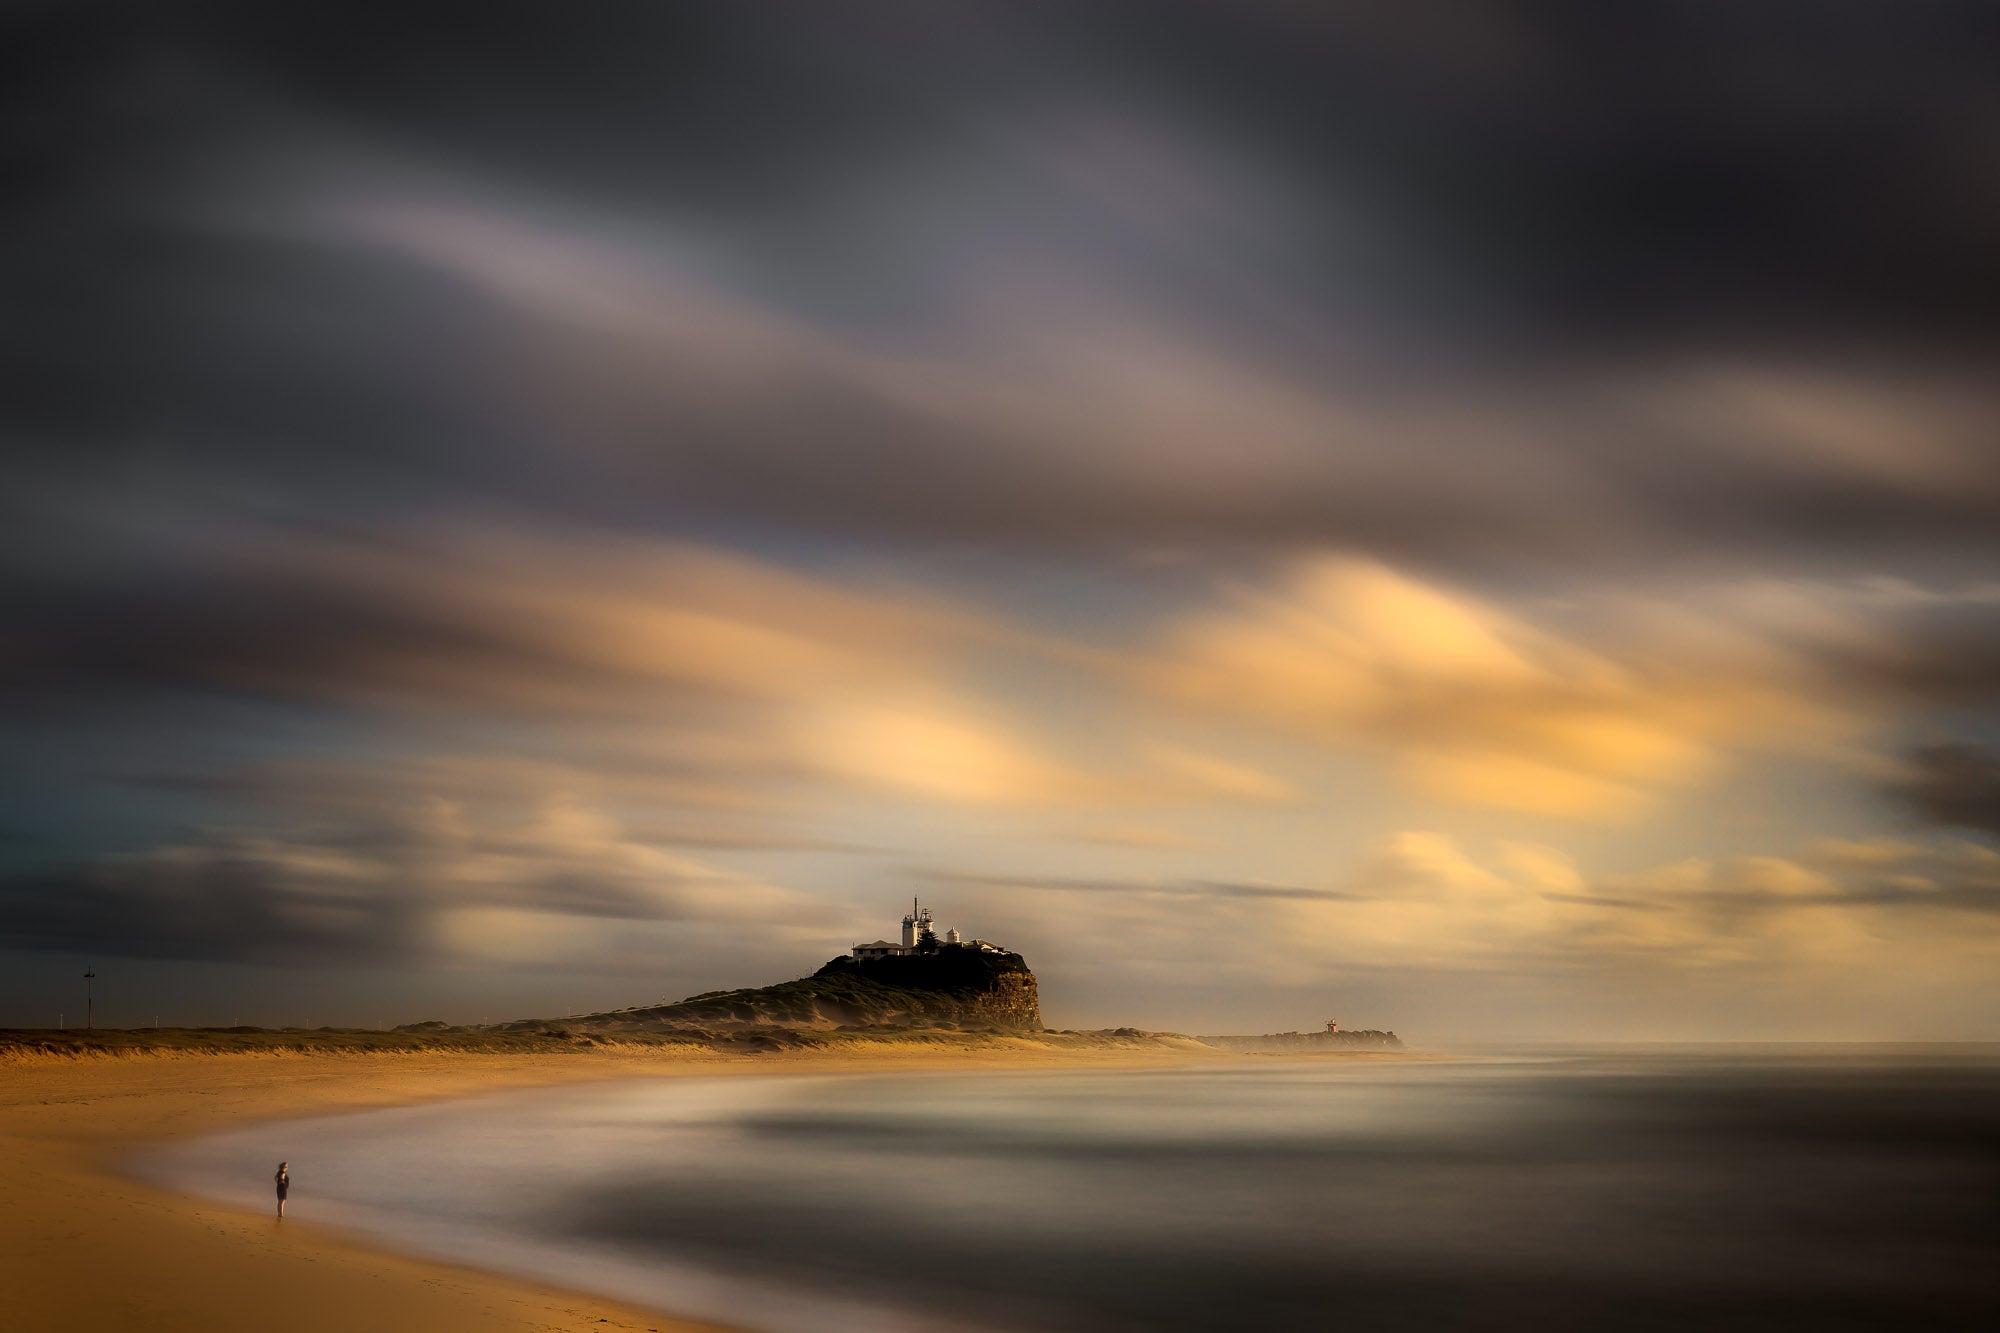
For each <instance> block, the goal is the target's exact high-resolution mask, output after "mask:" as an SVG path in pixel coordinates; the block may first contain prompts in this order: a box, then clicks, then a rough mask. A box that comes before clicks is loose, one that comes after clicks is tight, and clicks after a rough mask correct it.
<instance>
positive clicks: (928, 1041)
mask: <svg viewBox="0 0 2000 1333" xmlns="http://www.w3.org/2000/svg"><path fill="white" fill-rule="evenodd" d="M587 1023H588V1020H576V1019H566V1020H563V1021H562V1022H550V1023H520V1024H508V1025H506V1026H504V1027H498V1028H463V1027H451V1026H448V1025H445V1024H441V1023H425V1024H421V1025H414V1026H420V1027H421V1028H422V1030H421V1031H411V1030H408V1029H397V1030H395V1031H392V1032H381V1031H375V1030H372V1029H358V1028H313V1029H307V1028H151V1027H149V1028H94V1029H90V1030H88V1031H84V1030H79V1029H75V1028H66V1029H49V1028H43V1029H17V1030H5V1029H0V1061H4V1060H8V1059H37V1058H55V1059H95V1058H103V1057H120V1056H147V1055H161V1056H173V1055H273V1056H284V1055H388V1056H397V1055H446V1054H484V1055H529V1054H574V1055H590V1054H593V1053H610V1052H625V1053H643V1052H647V1051H657V1052H659V1053H662V1054H665V1053H668V1052H673V1051H679V1052H687V1053H709V1054H716V1055H759V1054H765V1053H769V1052H777V1051H822V1052H829V1053H831V1052H843V1051H844V1052H853V1053H857V1054H865V1053H867V1052H868V1051H870V1050H890V1049H906V1048H909V1047H913V1046H914V1047H922V1048H924V1049H927V1050H935V1051H939V1052H945V1051H957V1050H962V1051H981V1050H1015V1049H1022V1048H1024V1047H1036V1048H1043V1049H1052V1050H1066V1049H1071V1050H1141V1049H1147V1048H1171V1049H1180V1048H1185V1047H1190V1046H1194V1045H1196V1043H1195V1042H1193V1040H1192V1039H1191V1038H1187V1037H1180V1036H1176V1035H1175V1034H1172V1033H1155V1032H1141V1031H1140V1030H1138V1029H1136V1028H1119V1029H1117V1030H1115V1031H1104V1032H1070V1031H1063V1032H1051V1031H1040V1032H1033V1033H1028V1032H1020V1031H1009V1030H1006V1029H1002V1028H999V1027H995V1026H990V1025H989V1026H986V1027H983V1028H972V1029H968V1028H965V1027H962V1026H957V1025H954V1026H950V1027H912V1026H909V1025H907V1024H882V1025H851V1026H847V1027H841V1028H816V1029H799V1028H784V1027H775V1026H761V1027H756V1028H739V1029H732V1030H716V1029H704V1028H663V1029H653V1030H632V1029H627V1030H615V1031H614V1030H606V1029H599V1030H596V1031H592V1030H588V1029H587V1027H586V1026H585V1025H586V1024H587Z"/></svg>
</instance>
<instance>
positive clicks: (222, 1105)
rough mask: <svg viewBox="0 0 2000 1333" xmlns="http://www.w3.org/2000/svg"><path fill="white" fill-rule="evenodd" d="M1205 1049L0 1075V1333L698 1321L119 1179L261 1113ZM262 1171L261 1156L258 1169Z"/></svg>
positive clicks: (221, 1066)
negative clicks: (124, 1168) (164, 1148)
mask: <svg viewBox="0 0 2000 1333" xmlns="http://www.w3.org/2000/svg"><path fill="white" fill-rule="evenodd" d="M1204 1058H1205V1059H1207V1060H1211V1061H1212V1060H1215V1059H1217V1058H1221V1059H1228V1058H1229V1057H1227V1056H1218V1054H1217V1053H1216V1052H1213V1051H1210V1052H1207V1053H1206V1055H1205V1056H1200V1055H1194V1054H1188V1055H1184V1056H1177V1055H1176V1053H1174V1052H1172V1051H1159V1050H1155V1051H1149V1052H1143V1053H1141V1052H1113V1051H1096V1052H1083V1051H1047V1050H1038V1049H1035V1048H1033V1047H1029V1046H1024V1047H1023V1048H1022V1049H1019V1050H1007V1049H995V1050H990V1051H976V1052H961V1053H953V1054H940V1053H938V1052H936V1051H925V1050H921V1049H913V1050H910V1051H908V1052H897V1051H893V1050H891V1051H888V1052H872V1053H869V1054H866V1055H831V1056H830V1055H826V1054H823V1053H814V1054H800V1055H761V1056H726V1055H713V1054H705V1053H689V1054H661V1053H658V1052H651V1051H648V1052H639V1053H630V1054H628V1053H624V1052H620V1051H617V1050H610V1051H600V1052H595V1053H591V1054H587V1055H581V1054H580V1055H519V1056H511V1055H479V1054H450V1055H437V1056H431V1055H348V1054H337V1055H273V1054H255V1055H182V1056H174V1055H146V1056H133V1057H122V1058H97V1059H84V1060H75V1059H56V1058H24V1059H16V1060H10V1061H7V1062H5V1063H0V1277H4V1289H5V1291H6V1302H7V1317H6V1324H7V1326H8V1327H9V1328H18V1329H22V1330H24V1331H26V1333H43V1331H44V1330H48V1331H49V1333H54V1331H55V1330H64V1331H65V1333H71V1331H81V1333H94V1331H95V1330H107V1331H108V1330H120V1331H121V1333H123V1331H126V1330H137V1329H148V1330H173V1329H187V1330H208V1331H210V1333H232V1331H233V1330H238V1329H242V1330H251V1329H256V1330H260V1331H261V1330H268V1329H271V1328H273V1327H282V1328H284V1329H286V1330H288V1333H352V1331H353V1330H359V1329H370V1330H397V1329H409V1330H418V1329H422V1330H428V1331H433V1333H435V1331H436V1330H453V1329H479V1330H495V1331H496V1333H509V1331H511V1330H522V1331H523V1333H525V1331H526V1330H537V1331H539V1333H548V1331H549V1330H562V1331H568V1330H580V1329H593V1330H603V1329H631V1330H652V1331H653V1333H690V1331H691V1330H696V1329H711V1328H714V1327H716V1326H715V1325H712V1324H701V1323H693V1322H689V1321H686V1320H680V1319H675V1318H673V1317H671V1316H670V1315H668V1314H665V1313H661V1312H651V1311H645V1310H637V1309H632V1308H628V1307H624V1306H620V1305H617V1304H615V1303H613V1302H609V1301H605V1300H601V1299H598V1298H595V1297H592V1296H588V1295H585V1294H582V1293H577V1292H568V1291H562V1290H558V1289H554V1288H549V1287H543V1286H538V1285H535V1284H532V1283H527V1282H523V1281H519V1280H515V1279H512V1278H508V1277H505V1276H500V1275H496V1274H490V1273H485V1272H479V1271H474V1270H470V1269H465V1268H457V1267H453V1266H450V1265H447V1264H441V1263H435V1262H431V1261H428V1260H418V1259H413V1258H409V1257H406V1256H402V1255H398V1254H394V1253H388V1252H385V1251H383V1250H381V1249H378V1248H374V1247H372V1246H370V1245H368V1244H366V1243H364V1242H362V1241H359V1240H357V1239H354V1238H351V1237H349V1236H347V1235H344V1234H343V1233H341V1232H339V1231H338V1230H336V1229H335V1228H332V1227H326V1226H321V1225H316V1224H315V1223H314V1221H313V1218H312V1200H311V1197H310V1195H309V1194H295V1195H294V1197H293V1199H292V1202H291V1204H290V1205H289V1207H288V1216H287V1217H286V1218H285V1219H284V1221H283V1222H279V1221H278V1220H277V1219H276V1218H275V1217H273V1216H260V1215H256V1214H249V1213H243V1212H239V1211H236V1210H233V1209H230V1208H226V1207H221V1206H218V1205H214V1204H210V1203H206V1202H203V1201H200V1200H196V1199H191V1198H186V1197H183V1196H180V1195H176V1194H171V1193H168V1192H165V1191H162V1190H159V1189H154V1188H152V1187H149V1186H147V1185H144V1184H142V1183H139V1182H137V1181H134V1180H131V1179H128V1178H126V1177H125V1176H123V1175H121V1174H120V1172H119V1170H118V1166H119V1163H120V1161H121V1158H122V1156H123V1155H124V1154H126V1153H129V1152H131V1151H132V1150H134V1149H136V1148H138V1147H140V1146H143V1145H145V1144H149V1143H156V1142H159V1141H161V1140H164V1139H170V1138H180V1137H186V1136H193V1135H201V1134H206V1133H212V1132H217V1131H220V1130H224V1129H228V1128H231V1127H233V1126H236V1125H239V1124H241V1123H243V1122H245V1121H248V1120H252V1119H258V1118H275V1117H285V1116H303V1115H323V1114H328V1113H332V1112H338V1111H343V1110H355V1111H360V1110H366V1109H371V1108H377V1107H384V1106H394V1105H405V1104H410V1103H415V1102H421V1101H432V1100H437V1099H441V1098H449V1097H462V1096H471V1095H476V1094H480V1093H490V1092H494V1091H498V1090H501V1089H505V1088H525V1087H536V1086H545V1085H551V1084H558V1083H578V1082H587V1081H590V1080H596V1079H616V1078H631V1077H642V1076H663V1075H688V1074H708V1075H713V1074H718V1073H742V1074H745V1075H754V1074H759V1073H785V1072H799V1073H804V1072H812V1071H819V1070H829V1069H838V1070H841V1071H844V1072H854V1071H863V1070H869V1069H882V1070H911V1069H922V1068H949V1069H961V1070H962V1069H970V1068H1008V1067H1059V1066H1076V1065H1090V1066H1096V1067H1108V1066H1118V1065H1128V1066H1131V1067H1140V1066H1158V1065H1164V1064H1172V1063H1180V1062H1182V1061H1193V1060H1196V1059H1204ZM273 1165H274V1166H275V1163H274V1164H273Z"/></svg>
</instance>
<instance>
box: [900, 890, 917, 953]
mask: <svg viewBox="0 0 2000 1333" xmlns="http://www.w3.org/2000/svg"><path fill="white" fill-rule="evenodd" d="M917 911H918V909H917V900H916V899H915V898H912V899H910V914H909V915H908V916H906V917H904V918H903V947H904V948H905V949H914V948H916V947H917Z"/></svg>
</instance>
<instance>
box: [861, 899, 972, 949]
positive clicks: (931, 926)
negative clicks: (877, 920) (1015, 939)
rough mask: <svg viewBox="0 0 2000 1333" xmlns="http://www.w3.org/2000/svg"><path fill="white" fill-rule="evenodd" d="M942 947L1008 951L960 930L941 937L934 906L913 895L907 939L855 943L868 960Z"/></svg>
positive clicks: (906, 924)
mask: <svg viewBox="0 0 2000 1333" xmlns="http://www.w3.org/2000/svg"><path fill="white" fill-rule="evenodd" d="M940 949H977V950H979V951H980V952H982V953H1006V952H1007V950H1005V949H1003V948H1001V947H1000V946H999V945H997V944H994V943H992V942H991V941H990V940H968V939H966V938H964V937H963V936H962V935H960V934H959V933H958V932H957V931H956V930H947V931H945V932H944V937H943V939H939V938H938V929H937V924H936V921H935V920H934V919H933V918H932V916H931V909H930V908H928V907H925V906H924V905H923V904H922V903H921V902H919V901H917V900H916V899H915V898H912V899H910V910H909V912H908V914H906V915H905V916H904V917H903V942H902V943H901V944H891V943H890V942H889V941H888V940H875V941H872V942H871V943H868V944H857V945H855V946H854V956H855V957H856V958H857V959H860V960H862V961H864V962H866V961H868V960H871V959H876V958H900V957H903V956H905V955H908V954H926V953H936V952H937V951H938V950H940Z"/></svg>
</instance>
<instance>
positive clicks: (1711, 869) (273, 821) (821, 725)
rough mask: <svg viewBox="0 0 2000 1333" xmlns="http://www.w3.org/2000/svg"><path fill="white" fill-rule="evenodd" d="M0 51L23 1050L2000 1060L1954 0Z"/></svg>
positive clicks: (861, 18) (427, 23)
mask: <svg viewBox="0 0 2000 1333" xmlns="http://www.w3.org/2000/svg"><path fill="white" fill-rule="evenodd" d="M0 25H4V27H0V67H4V68H0V145H4V157H5V161H6V162H7V170H8V175H9V177H10V188H9V190H8V192H7V196H6V197H7V203H6V205H5V207H4V210H0V239H4V244H0V310H4V312H5V318H4V320H0V451H4V473H0V477H3V478H4V485H0V520H4V521H3V522H0V561H4V574H5V577H4V580H0V599H3V600H0V607H4V617H0V684H4V688H3V689H0V738H3V739H4V745H0V1024H11V1025H17V1026H47V1025H53V1024H55V1023H57V1022H58V1021H59V1020H60V1021H63V1022H67V1023H72V1024H73V1023H75V1022H76V1021H77V1019H78V1017H79V1015H80V1013H81V1011H82V1007H83V998H84V996H83V990H84V987H83V982H82V980H81V974H82V972H83V971H84V970H85V969H87V968H88V969H93V970H95V972H96V973H97V978H96V980H95V982H94V986H95V1004H96V1014H97V1017H98V1019H99V1020H100V1021H102V1022H105V1023H109V1024H116V1025H128V1024H143V1023H149V1022H153V1021H159V1022H162V1023H166V1024H190V1025H192V1024H227V1023H234V1022H243V1023H261V1024H298V1025H306V1026H317V1025H320V1024H336V1025H339V1024H365V1025H377V1024H388V1023H399V1022H408V1021H414V1020H419V1019H428V1018H444V1019H447V1020H451V1021H470V1022H478V1021H483V1020H493V1021H498V1020H501V1019H504V1018H512V1017H520V1016H524V1015H546V1014H552V1013H566V1012H574V1011H580V1010H584V1009H594V1008H602V1007H611V1006H618V1005H626V1004H637V1003H646V1002H651V1001H654V1000H657V999H660V998H663V997H665V998H678V997H680V996H683V995H688V994H693V993H696V992H699V991H703V990H708V989H712V988H717V987H723V986H734V985H745V984H761V983H764V982H770V981H777V980H785V979H789V978H791V977H794V976H798V975H802V974H804V973H807V972H809V971H811V970H812V969H813V968H814V967H816V966H818V965H819V964H820V963H821V962H823V961H825V960H826V959H827V958H829V957H831V956H833V955H835V954H837V953H840V952H844V951H845V950H846V949H847V948H848V947H849V946H850V945H852V944H854V943H856V942H860V941H866V940H871V939H875V938H879V937H884V936H892V935H893V932H894V930H895V929H896V925H897V921H898V919H899V918H900V916H901V914H902V913H903V911H905V910H906V909H907V905H908V903H909V901H910V899H911V898H912V896H921V897H922V898H923V899H924V900H925V902H926V903H928V904H930V905H932V906H933V907H934V908H935V910H936V912H937V914H938V918H939V921H940V924H948V925H952V926H956V927H958V928H960V929H961V930H963V931H964V932H965V933H966V934H967V935H969V936H974V935H976V936H980V937H984V938H987V939H992V940H996V941H999V942H1001V943H1003V944H1005V945H1007V946H1009V947H1011V948H1014V949H1017V950H1020V951H1021V952H1023V953H1024V954H1025V955H1026V957H1027V959H1028V961H1029V963H1030V965H1031V966H1033V967H1034V969H1035V971H1036V972H1037V974H1038V976H1039V978H1040V982H1041V992H1042V1000H1043V1009H1044V1013H1045V1016H1046V1018H1047V1020H1048V1021H1049V1022H1050V1024H1051V1025H1052V1026H1058V1027H1093V1026H1107V1025H1126V1024H1131V1025H1137V1026H1142V1027H1151V1028H1161V1029H1170V1030H1180V1031H1198V1032H1214V1031H1236V1032H1261V1031H1273V1030H1287V1029H1293V1028H1303V1027H1312V1026H1317V1025H1318V1024H1319V1023H1321V1022H1323V1021H1324V1020H1325V1019H1327V1018H1336V1019H1338V1020H1340V1021H1341V1022H1342V1023H1343V1025H1346V1026H1372V1027H1387V1028H1394V1029H1396V1030H1397V1031H1399V1032H1402V1033H1404V1035H1405V1036H1406V1037H1411V1038H1414V1039H1416V1040H1418V1041H1424V1040H1431V1041H1450V1040H1526V1039H1551V1040H1603V1039H1615V1038H1634V1039H1666V1040H1715V1039H1840V1038H1856V1039H1916V1038H1941V1039H1958V1038H2000V379H1996V377H1995V376H1994V374H1993V367H1994V366H1995V364H1996V363H2000V361H1997V359H1996V354H2000V171H1996V166H1995V164H1996V163H2000V79H1996V77H1995V74H1994V71H1995V70H1996V69H2000V13H1996V12H1995V11H1994V9H1993V8H1992V7H1991V6H1989V5H1983V4H1976V3H1964V4H1956V3H1933V2H1931V0H1880V2H1879V3H1827V2H1826V0H1787V2H1777V0H1748V2H1747V3H1720V2H1719V0H1718V2H1716V3H1704V2H1701V0H1681V2H1680V3H1673V4H1655V3H1649V2H1647V0H1632V2H1631V3H1621V4H1619V5H1616V6H1606V5H1601V4H1596V3H1585V2H1571V3H1518V4H1509V3H1482V4H1471V3H1466V4H1458V3H1439V4H1429V5H1423V6H1406V5H1363V4H1326V3H1306V2H1304V0H1300V2H1299V3H1277V2H1272V0H1231V3H1228V4H1221V3H1169V2H1167V0H1144V3H1129V4H1128V3H1104V2H1102V0H1063V2H1062V3H1054V2H1053V0H1051V2H1050V3H1030V2H1027V0H1021V2H1017V3H1004V4H1003V3H976V4H969V3H955V2H953V0H921V2H919V0H911V2H910V3H876V2H875V0H843V2H842V3H840V4H838V5H830V4H825V3H803V2H802V3H768V2H766V0H749V2H745V0H729V2H727V3H724V2H721V0H717V2H715V3H673V4H662V3H650V2H649V3H599V4H593V5H590V6H556V5H526V4H504V3H487V4H482V5H479V6H462V5H450V6H448V5H434V4H423V3H417V4H406V5H397V6H387V7H366V6H359V7H358V6H352V5H345V4H340V5H335V4H321V3H313V2H310V0H295V2H294V3H290V4H286V5H282V6H272V5H268V4H259V3H243V4H204V3H176V4H157V3H150V2H148V3H125V4H115V3H91V2H89V0H64V2H62V3H53V2H49V3H35V2H33V0H29V2H24V3H16V4H13V5H10V6H8V8H7V10H6V12H5V15H4V17H0Z"/></svg>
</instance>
